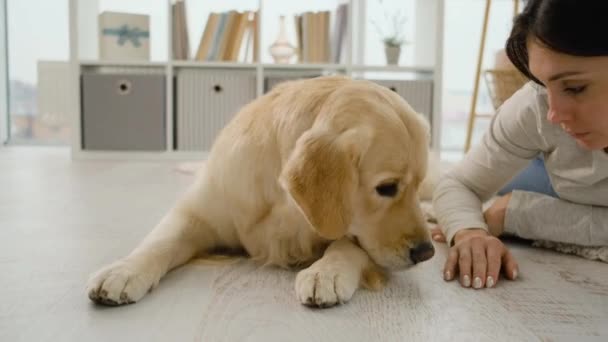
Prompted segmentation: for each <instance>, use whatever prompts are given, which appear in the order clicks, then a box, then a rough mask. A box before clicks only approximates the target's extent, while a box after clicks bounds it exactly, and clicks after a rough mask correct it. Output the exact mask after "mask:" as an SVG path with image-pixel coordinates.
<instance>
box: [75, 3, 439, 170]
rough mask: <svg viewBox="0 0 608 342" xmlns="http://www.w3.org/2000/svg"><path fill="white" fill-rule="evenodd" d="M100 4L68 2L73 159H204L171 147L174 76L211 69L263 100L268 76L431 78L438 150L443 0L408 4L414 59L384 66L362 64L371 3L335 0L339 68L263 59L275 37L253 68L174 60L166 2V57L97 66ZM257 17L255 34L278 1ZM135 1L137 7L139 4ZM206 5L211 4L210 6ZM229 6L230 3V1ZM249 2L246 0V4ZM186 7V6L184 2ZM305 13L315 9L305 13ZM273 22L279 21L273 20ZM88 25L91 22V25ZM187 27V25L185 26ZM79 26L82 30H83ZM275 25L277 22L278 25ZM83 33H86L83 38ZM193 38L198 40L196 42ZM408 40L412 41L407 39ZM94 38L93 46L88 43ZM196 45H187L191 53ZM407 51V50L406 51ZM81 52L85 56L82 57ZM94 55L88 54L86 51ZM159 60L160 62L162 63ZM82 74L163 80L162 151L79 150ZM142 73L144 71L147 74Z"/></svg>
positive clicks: (431, 115)
mask: <svg viewBox="0 0 608 342" xmlns="http://www.w3.org/2000/svg"><path fill="white" fill-rule="evenodd" d="M99 1H104V0H70V8H69V9H70V65H71V68H70V69H71V81H72V84H71V87H72V114H71V117H72V125H71V128H72V132H73V134H72V139H71V151H72V158H73V159H76V160H84V159H109V160H193V159H202V158H205V157H206V153H207V151H181V150H176V149H175V148H174V125H175V122H174V120H175V119H174V118H175V115H174V114H175V113H174V101H175V99H174V96H175V95H174V89H173V86H174V82H173V76H174V75H176V74H177V73H178V72H179V71H180V70H183V69H210V70H220V71H221V70H251V71H254V72H255V74H256V77H257V86H256V94H257V96H262V95H263V93H264V79H265V77H266V76H269V75H281V74H287V75H297V74H298V73H303V72H317V73H319V74H327V73H335V72H339V73H341V74H344V75H348V76H351V77H355V78H377V79H378V78H380V79H383V78H386V79H392V80H399V79H408V78H414V79H430V80H432V88H433V91H432V112H431V113H428V115H429V118H430V120H431V123H432V125H431V126H432V127H431V128H432V142H431V143H432V146H433V147H437V146H439V145H440V135H441V90H442V64H443V57H442V56H443V23H444V0H410V2H412V3H413V7H414V8H415V12H414V13H413V15H410V16H409V17H410V19H411V18H412V16H415V17H416V24H415V30H414V35H415V37H413V40H414V45H415V46H416V48H415V49H414V50H415V51H414V60H413V61H412V62H410V63H404V64H400V65H383V62H382V61H381V62H378V61H375V63H373V62H368V61H366V49H368V48H369V47H367V44H366V41H367V40H370V39H378V38H377V37H376V38H370V37H367V35H368V33H367V32H368V25H370V20H369V18H368V16H367V14H366V12H367V9H368V7H369V6H372V5H373V4H371V3H370V1H366V0H348V1H344V0H342V1H341V0H336V1H335V5H336V7H337V5H338V4H340V3H348V4H349V11H348V18H349V20H348V22H349V27H348V29H347V39H348V40H349V43H350V49H347V50H348V51H347V55H346V58H345V60H346V62H345V63H340V64H331V63H330V64H314V63H307V64H299V63H295V64H273V63H269V62H268V61H267V60H265V59H264V58H262V55H263V54H265V53H268V52H267V50H268V46H269V45H270V44H271V43H272V41H273V40H274V37H261V35H260V42H261V43H260V48H259V56H258V59H257V60H258V61H259V62H257V63H239V62H202V61H194V60H173V59H172V51H171V48H170V47H171V41H170V39H171V37H172V23H171V15H169V13H171V4H172V3H173V2H174V1H175V0H155V1H163V2H166V3H167V7H166V8H167V28H166V29H167V36H166V37H167V41H166V42H165V43H164V44H166V50H167V51H166V56H165V58H160V60H159V59H151V60H150V61H144V62H133V61H102V60H97V59H94V57H92V56H94V55H95V54H96V53H97V47H96V45H95V44H97V32H96V29H92V28H91V26H95V28H96V27H97V21H96V17H97V15H98V14H99V12H100V10H99ZM255 1H256V2H257V4H258V8H257V10H258V11H259V13H260V18H262V19H261V20H260V21H259V24H258V26H257V29H258V32H261V31H262V30H263V27H264V25H270V23H268V22H265V21H264V20H263V18H264V15H263V13H264V10H265V8H267V7H268V6H270V5H271V4H272V3H273V2H275V3H276V2H277V1H281V0H255ZM140 2H142V1H141V0H140ZM210 2H211V1H210ZM232 2H234V1H232ZM249 2H250V1H249ZM187 4H188V3H187ZM308 10H316V9H315V8H309V9H308ZM277 17H278V16H277ZM91 21H93V23H91ZM188 24H189V25H190V23H188ZM83 25H84V26H86V27H85V28H83ZM277 26H278V23H277ZM82 32H85V33H87V34H88V36H87V37H84V36H83V35H82ZM197 38H198V37H197ZM409 38H410V39H412V37H409ZM91 39H93V40H94V42H93V43H92V42H91V41H90V40H91ZM196 47H197V46H191V49H192V50H194V51H196ZM405 49H408V46H406V47H405ZM83 51H85V52H84V53H83ZM91 51H93V52H91ZM163 59H164V60H163ZM85 70H95V71H97V72H102V73H103V72H120V71H128V72H133V71H134V70H148V71H150V72H152V73H161V74H164V75H165V76H166V87H165V88H166V104H167V107H166V118H165V120H166V149H165V150H163V151H157V152H139V151H92V150H84V149H83V148H82V144H83V142H82V122H81V117H82V113H81V89H80V87H81V80H80V75H81V74H82V72H83V71H85ZM146 72H147V71H146Z"/></svg>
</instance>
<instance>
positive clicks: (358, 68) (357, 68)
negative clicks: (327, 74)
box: [351, 65, 435, 74]
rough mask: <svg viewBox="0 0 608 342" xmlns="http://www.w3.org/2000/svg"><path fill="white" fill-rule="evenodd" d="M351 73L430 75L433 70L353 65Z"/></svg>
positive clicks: (395, 66)
mask: <svg viewBox="0 0 608 342" xmlns="http://www.w3.org/2000/svg"><path fill="white" fill-rule="evenodd" d="M351 69H352V70H353V71H382V72H416V73H424V74H432V73H433V72H435V68H434V67H432V66H399V65H353V66H351Z"/></svg>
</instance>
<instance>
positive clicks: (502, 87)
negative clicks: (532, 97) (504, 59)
mask: <svg viewBox="0 0 608 342" xmlns="http://www.w3.org/2000/svg"><path fill="white" fill-rule="evenodd" d="M483 76H484V78H485V80H486V85H487V86H488V93H489V94H490V98H491V99H492V105H494V109H498V107H500V106H501V105H502V104H503V103H504V102H505V101H506V100H507V99H508V98H509V97H511V96H512V95H513V94H514V93H515V92H516V91H517V90H519V88H521V87H523V85H524V84H526V82H528V79H527V78H526V77H525V76H524V75H523V74H522V73H520V72H519V71H518V70H515V69H513V70H510V69H490V70H485V71H484V73H483Z"/></svg>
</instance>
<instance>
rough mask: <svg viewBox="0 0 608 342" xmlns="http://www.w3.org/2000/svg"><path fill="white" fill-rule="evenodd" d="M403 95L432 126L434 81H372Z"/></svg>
mask: <svg viewBox="0 0 608 342" xmlns="http://www.w3.org/2000/svg"><path fill="white" fill-rule="evenodd" d="M370 81H372V82H375V83H378V84H380V85H383V86H385V87H387V88H389V89H391V90H393V91H395V92H397V94H399V95H401V97H403V98H404V99H405V100H406V101H407V102H408V103H409V104H410V106H412V108H414V110H415V111H417V112H418V113H420V114H422V115H424V116H425V117H426V118H427V119H428V120H429V123H431V124H432V122H431V119H432V117H433V116H432V113H433V81H432V80H394V81H393V80H370Z"/></svg>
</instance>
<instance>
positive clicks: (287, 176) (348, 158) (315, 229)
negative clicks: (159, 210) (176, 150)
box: [87, 77, 432, 306]
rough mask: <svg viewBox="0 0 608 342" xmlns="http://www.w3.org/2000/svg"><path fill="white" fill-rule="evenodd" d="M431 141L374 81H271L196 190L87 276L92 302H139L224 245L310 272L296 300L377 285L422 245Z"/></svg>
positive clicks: (220, 141) (323, 298) (240, 117)
mask: <svg viewBox="0 0 608 342" xmlns="http://www.w3.org/2000/svg"><path fill="white" fill-rule="evenodd" d="M428 138H429V132H428V125H427V124H426V122H425V121H424V120H423V119H421V116H420V115H419V114H417V113H415V112H414V110H413V109H412V108H411V107H410V106H409V105H408V104H407V103H406V102H405V101H404V100H403V99H402V98H400V97H399V96H398V95H397V94H395V93H394V92H392V91H390V90H388V89H386V88H383V87H381V86H378V85H376V84H374V83H371V82H367V81H356V80H351V79H349V78H346V77H320V78H316V79H310V80H302V81H292V82H287V83H284V84H282V85H279V86H278V87H276V88H275V89H274V90H273V91H271V92H270V93H268V94H266V95H264V96H262V97H260V98H258V99H256V100H255V101H253V102H252V103H250V104H249V105H247V106H245V107H244V108H242V109H241V110H240V112H239V113H238V114H237V115H236V117H235V118H234V119H233V120H232V121H231V122H230V123H229V124H228V125H227V126H226V127H225V128H224V129H223V130H222V132H221V134H220V135H219V136H218V138H217V139H216V141H215V143H214V146H213V148H212V150H211V152H210V156H209V159H208V161H207V162H206V163H205V167H204V168H202V169H201V171H200V172H199V173H198V175H197V177H196V181H195V182H194V184H193V186H192V187H191V188H190V189H189V190H188V191H187V192H186V193H185V195H184V196H183V198H181V200H180V201H178V202H177V203H176V204H175V206H174V207H173V208H172V209H171V210H170V211H169V212H168V214H167V215H166V216H165V217H164V218H163V220H162V221H161V222H160V223H159V224H158V226H157V227H156V228H154V230H153V231H152V232H151V233H150V234H149V235H148V236H147V237H146V238H145V239H144V240H143V242H142V243H141V244H140V245H139V246H138V247H137V248H136V249H135V250H134V251H133V252H132V253H131V254H129V255H128V256H126V257H125V258H123V259H121V260H118V261H116V262H115V263H113V264H110V265H108V266H106V267H105V268H102V269H101V270H99V271H98V272H96V273H95V274H94V275H92V277H91V279H90V280H89V283H88V290H87V291H88V296H89V297H90V298H91V299H92V300H93V301H96V302H99V303H104V304H109V305H119V304H126V303H132V302H136V301H138V300H139V299H141V298H142V297H143V296H144V295H145V294H146V293H147V292H148V291H149V290H150V289H151V288H153V287H154V286H156V285H157V284H158V282H159V281H160V279H161V278H162V277H163V276H164V275H165V274H166V273H167V272H168V271H170V270H171V269H173V268H175V267H178V266H180V265H182V264H184V263H186V262H187V261H189V260H191V259H192V258H193V257H195V256H197V255H200V254H201V253H203V254H204V253H207V252H210V251H212V250H214V249H216V248H220V247H221V248H228V249H244V250H245V251H246V252H247V253H248V254H249V255H250V256H251V257H252V258H253V259H255V260H258V261H259V262H261V263H265V264H272V265H278V266H282V267H290V266H308V268H305V269H303V270H302V271H300V273H299V274H298V275H297V277H296V284H295V290H296V296H297V298H299V300H300V301H301V302H302V303H304V304H308V305H318V306H330V305H334V304H337V303H342V302H346V301H348V300H349V299H350V298H351V296H352V295H353V293H354V292H355V291H356V289H357V288H358V287H359V286H360V285H363V286H366V287H369V288H380V287H381V286H382V284H383V282H384V280H385V271H386V270H398V269H403V268H407V267H409V266H411V265H413V264H414V263H415V261H414V260H413V259H412V257H411V253H410V251H411V250H412V249H413V248H415V247H417V246H420V245H421V244H430V242H429V241H430V240H429V236H428V231H427V226H426V222H425V218H424V215H423V213H422V211H421V209H420V205H419V199H418V190H419V188H420V184H421V182H422V181H423V179H424V178H425V175H426V172H427V159H428V151H427V147H428V142H429V140H428ZM391 183H394V184H396V186H397V189H398V190H397V192H396V193H395V194H394V196H393V197H390V196H386V195H385V196H381V195H380V194H379V193H378V190H377V189H376V187H377V186H379V185H386V184H391ZM426 191H429V188H427V189H426ZM425 255H426V256H425V257H424V258H428V257H430V256H432V250H431V251H430V254H428V253H427V254H425ZM424 258H423V260H424ZM423 260H418V261H423Z"/></svg>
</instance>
